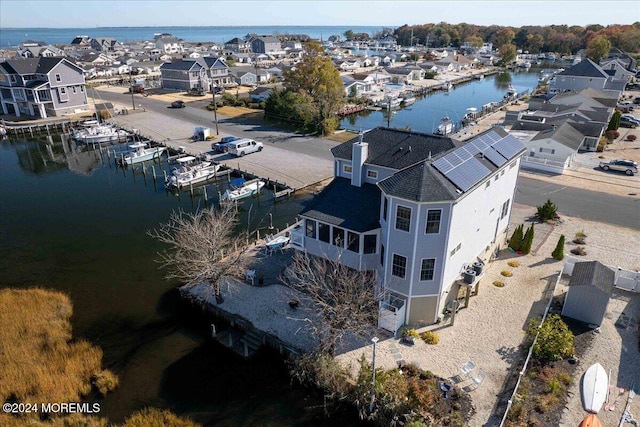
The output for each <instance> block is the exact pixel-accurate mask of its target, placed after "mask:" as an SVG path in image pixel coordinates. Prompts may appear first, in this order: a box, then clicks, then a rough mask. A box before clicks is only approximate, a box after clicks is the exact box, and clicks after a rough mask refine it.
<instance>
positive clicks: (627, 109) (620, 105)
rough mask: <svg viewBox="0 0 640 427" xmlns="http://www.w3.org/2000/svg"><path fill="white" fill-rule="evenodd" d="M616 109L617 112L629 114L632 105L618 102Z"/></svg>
mask: <svg viewBox="0 0 640 427" xmlns="http://www.w3.org/2000/svg"><path fill="white" fill-rule="evenodd" d="M616 107H617V108H618V110H620V111H622V112H623V113H629V112H631V111H633V104H632V103H630V102H619V103H618V105H616Z"/></svg>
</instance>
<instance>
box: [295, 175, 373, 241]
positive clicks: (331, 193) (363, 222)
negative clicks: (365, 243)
mask: <svg viewBox="0 0 640 427" xmlns="http://www.w3.org/2000/svg"><path fill="white" fill-rule="evenodd" d="M301 215H303V216H305V217H307V218H312V219H316V220H318V221H321V222H324V223H327V224H332V225H335V226H339V227H343V228H346V229H349V230H352V231H355V232H358V233H362V232H365V231H369V230H375V229H376V228H380V189H379V188H378V187H376V186H375V185H372V184H363V185H362V187H355V186H352V185H351V181H350V180H349V179H347V178H340V177H336V178H334V179H333V181H331V183H330V184H329V185H328V186H327V187H326V188H325V189H324V190H322V192H321V193H320V194H318V195H317V196H316V197H315V198H314V199H313V200H312V201H311V202H310V203H309V205H308V206H307V207H306V208H305V209H303V210H302V212H301Z"/></svg>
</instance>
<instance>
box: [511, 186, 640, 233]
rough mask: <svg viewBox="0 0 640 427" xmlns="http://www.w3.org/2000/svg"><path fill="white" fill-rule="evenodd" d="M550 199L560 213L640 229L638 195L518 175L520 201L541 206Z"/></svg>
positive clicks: (517, 195) (517, 192)
mask: <svg viewBox="0 0 640 427" xmlns="http://www.w3.org/2000/svg"><path fill="white" fill-rule="evenodd" d="M639 190H640V189H639ZM548 199H549V200H551V201H552V202H553V203H555V204H556V206H557V207H558V212H559V213H560V215H562V214H564V215H567V216H572V217H577V218H582V219H586V220H590V221H596V222H604V223H608V224H614V225H619V226H623V227H629V228H633V229H638V230H640V198H638V197H622V196H614V195H610V194H607V193H602V192H597V191H589V190H583V189H581V188H576V187H567V186H563V185H559V184H552V183H549V182H546V181H539V180H536V179H531V178H524V177H522V176H520V177H519V178H518V187H517V189H516V197H515V201H516V203H521V204H524V205H528V206H539V205H542V204H544V203H545V202H546V201H547V200H548Z"/></svg>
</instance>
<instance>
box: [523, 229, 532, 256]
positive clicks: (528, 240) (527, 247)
mask: <svg viewBox="0 0 640 427" xmlns="http://www.w3.org/2000/svg"><path fill="white" fill-rule="evenodd" d="M533 234H534V230H533V223H531V226H530V227H529V228H528V229H527V232H526V233H525V235H524V239H523V240H522V248H521V250H522V253H523V254H528V253H530V252H531V247H532V246H533Z"/></svg>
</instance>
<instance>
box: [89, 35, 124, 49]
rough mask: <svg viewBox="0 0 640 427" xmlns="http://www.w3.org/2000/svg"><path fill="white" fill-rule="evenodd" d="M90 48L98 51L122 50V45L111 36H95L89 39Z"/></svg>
mask: <svg viewBox="0 0 640 427" xmlns="http://www.w3.org/2000/svg"><path fill="white" fill-rule="evenodd" d="M90 44H91V48H92V49H95V50H97V51H99V52H113V51H116V50H122V49H123V48H124V46H123V45H122V43H120V42H119V41H118V40H116V39H114V38H113V37H96V38H93V39H91V42H90Z"/></svg>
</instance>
